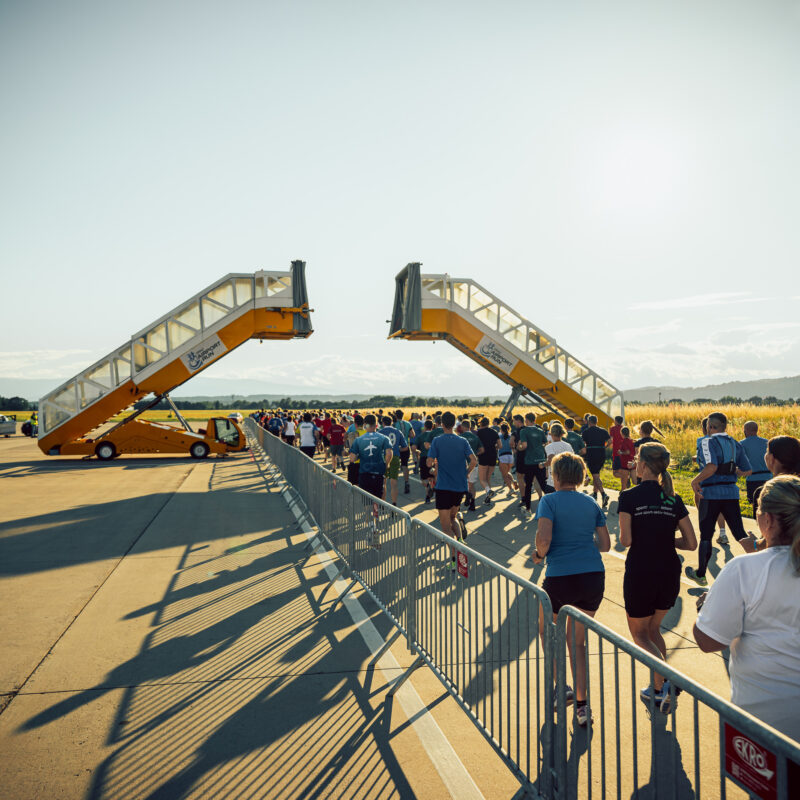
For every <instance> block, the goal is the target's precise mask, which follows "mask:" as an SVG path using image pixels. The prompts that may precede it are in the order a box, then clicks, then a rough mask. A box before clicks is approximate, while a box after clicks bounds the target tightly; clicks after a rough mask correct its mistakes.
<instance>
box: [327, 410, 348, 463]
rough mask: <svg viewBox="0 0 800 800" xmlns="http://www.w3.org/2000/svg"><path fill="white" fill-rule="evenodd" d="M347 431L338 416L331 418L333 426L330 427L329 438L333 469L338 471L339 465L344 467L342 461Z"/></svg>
mask: <svg viewBox="0 0 800 800" xmlns="http://www.w3.org/2000/svg"><path fill="white" fill-rule="evenodd" d="M346 433H347V431H346V430H345V428H344V425H342V424H341V423H340V422H339V420H338V419H337V418H336V417H333V418H331V426H330V428H328V440H329V442H330V451H331V469H332V470H333V471H334V472H336V470H337V469H338V468H339V467H342V469H344V464H343V463H342V452H343V451H344V437H345V434H346Z"/></svg>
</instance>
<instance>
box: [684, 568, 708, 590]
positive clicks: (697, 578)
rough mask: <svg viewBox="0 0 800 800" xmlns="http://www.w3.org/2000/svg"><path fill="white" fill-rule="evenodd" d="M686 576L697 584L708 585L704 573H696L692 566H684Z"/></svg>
mask: <svg viewBox="0 0 800 800" xmlns="http://www.w3.org/2000/svg"><path fill="white" fill-rule="evenodd" d="M686 577H687V578H688V579H689V580H690V581H694V582H695V583H696V584H697V585H698V586H708V579H707V578H706V576H705V575H698V574H697V571H696V570H695V569H694V567H686Z"/></svg>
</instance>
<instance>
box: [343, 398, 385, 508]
mask: <svg viewBox="0 0 800 800" xmlns="http://www.w3.org/2000/svg"><path fill="white" fill-rule="evenodd" d="M364 427H365V428H366V433H365V434H363V435H362V436H359V437H358V438H357V439H356V440H355V441H354V442H353V443H352V444H351V445H350V463H351V464H355V461H356V458H358V459H359V461H360V464H361V466H360V468H359V471H358V485H359V486H360V487H361V488H362V489H363V490H364V491H365V492H369V493H370V494H371V495H373V496H374V497H377V498H379V499H382V498H383V476H384V475H385V474H386V467H388V466H389V462H390V461H391V460H392V443H391V442H390V441H389V440H388V439H387V438H386V437H385V436H383V435H382V434H380V433H377V432H376V431H375V415H374V414H367V416H366V417H364Z"/></svg>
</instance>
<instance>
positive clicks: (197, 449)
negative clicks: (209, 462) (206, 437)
mask: <svg viewBox="0 0 800 800" xmlns="http://www.w3.org/2000/svg"><path fill="white" fill-rule="evenodd" d="M208 453H209V450H208V445H207V444H206V443H205V442H195V443H194V444H193V445H192V446H191V447H190V448H189V455H190V456H191V457H192V458H206V457H207V456H208Z"/></svg>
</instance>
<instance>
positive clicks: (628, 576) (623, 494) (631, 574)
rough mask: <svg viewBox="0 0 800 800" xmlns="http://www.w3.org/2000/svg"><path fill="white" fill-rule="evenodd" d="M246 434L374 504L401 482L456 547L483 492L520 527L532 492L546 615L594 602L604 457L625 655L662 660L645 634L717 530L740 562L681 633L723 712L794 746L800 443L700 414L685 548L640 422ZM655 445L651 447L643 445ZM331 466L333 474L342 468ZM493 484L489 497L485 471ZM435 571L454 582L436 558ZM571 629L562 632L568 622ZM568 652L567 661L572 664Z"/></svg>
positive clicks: (314, 428) (336, 426)
mask: <svg viewBox="0 0 800 800" xmlns="http://www.w3.org/2000/svg"><path fill="white" fill-rule="evenodd" d="M254 416H256V419H257V421H258V422H259V423H260V424H261V425H262V426H263V427H265V428H266V429H267V430H268V431H270V432H271V433H272V434H274V435H275V436H279V437H282V438H283V439H284V441H286V442H287V443H288V444H293V445H297V446H299V447H300V449H301V450H303V452H305V453H306V454H307V455H309V456H311V457H314V456H315V455H319V456H320V457H321V458H322V459H323V460H324V461H325V463H326V464H327V465H328V466H329V468H330V469H331V470H333V471H334V472H335V471H337V470H339V469H342V470H345V469H346V470H347V478H348V480H349V481H350V482H351V483H353V484H355V485H358V486H359V487H360V488H362V489H363V490H365V491H366V492H368V493H370V494H371V495H373V496H374V497H375V498H378V499H381V500H383V501H385V502H391V503H393V504H395V505H396V504H397V501H398V493H399V481H400V477H401V474H402V478H403V489H404V492H405V493H406V494H408V493H409V492H410V483H409V480H410V475H409V473H410V470H411V469H413V472H414V473H415V474H416V475H418V476H419V480H420V482H421V483H422V485H423V488H424V489H425V501H424V502H425V503H430V502H431V501H434V502H435V508H436V510H437V513H438V516H439V523H440V525H441V528H442V531H443V532H444V533H446V534H447V535H448V536H451V537H452V538H453V539H454V540H459V541H463V540H464V539H466V537H467V532H468V530H467V522H466V518H465V514H468V513H469V512H473V511H475V510H476V508H477V505H476V504H477V503H479V502H481V503H482V505H492V503H493V502H494V501H495V498H496V496H497V495H498V492H502V491H506V492H507V496H516V498H517V501H518V504H519V509H520V511H521V513H522V514H523V515H524V516H525V518H526V519H528V518H529V515H530V514H531V509H532V497H533V493H534V492H535V493H536V495H537V499H538V502H537V505H536V510H535V519H536V522H537V526H536V534H535V540H534V543H533V544H534V547H533V550H532V560H533V562H534V563H535V564H539V563H542V562H546V572H545V578H544V582H543V584H542V588H543V589H544V590H545V591H546V592H547V594H548V596H549V598H550V601H551V603H552V607H553V613H554V615H557V614H558V612H559V610H560V609H561V608H562V606H564V605H571V606H574V607H576V608H578V609H580V610H582V611H583V612H585V613H586V614H588V615H590V616H594V615H595V613H596V612H597V610H598V609H599V607H600V604H601V602H602V600H603V595H604V589H605V571H604V566H603V562H602V559H601V557H600V553H601V552H605V551H608V550H609V549H610V546H611V542H610V537H609V532H608V528H607V524H606V512H607V511H609V504H610V499H609V495H608V493H607V492H606V490H605V487H604V485H603V480H602V472H603V469H604V467H605V464H606V460H607V453H608V451H609V450H610V451H611V468H612V471H613V474H614V475H615V476H616V477H617V478H619V480H620V485H621V491H620V495H619V501H618V504H617V508H616V509H615V510H614V512H613V513H616V514H617V515H618V521H619V531H620V543H621V545H622V546H623V547H625V548H628V555H627V558H626V563H625V575H624V583H623V596H624V602H625V610H626V614H627V619H628V626H629V629H630V632H631V636H632V638H633V640H634V641H635V642H636V644H638V645H639V646H640V647H642V648H644V649H645V650H648V651H650V652H652V653H653V654H654V655H655V656H657V657H658V658H661V659H663V660H666V655H667V654H666V644H665V642H664V638H663V636H662V634H661V623H662V622H663V620H664V617H665V616H666V614H667V613H668V612H669V610H670V609H671V608H672V607H673V605H674V604H675V602H676V600H677V598H678V594H679V590H680V581H681V577H682V574H683V573H682V565H681V560H680V559H679V557H678V554H677V552H676V551H677V550H685V551H694V550H697V551H698V561H697V567H696V568H694V567H691V566H688V567H686V569H685V570H684V572H685V575H686V578H687V579H689V580H690V581H692V582H694V583H695V584H697V585H698V586H701V587H704V588H705V587H707V586H708V580H707V577H706V573H707V569H708V565H709V562H710V560H711V557H712V553H713V547H712V541H713V538H714V534H715V532H716V531H717V528H719V532H718V539H717V541H718V543H719V544H720V545H723V546H726V545H727V544H728V539H727V533H726V529H727V530H728V531H730V533H731V534H732V536H733V537H734V539H736V541H737V543H738V545H739V547H740V548H741V551H742V552H743V553H745V554H749V555H750V556H751V557H750V558H747V559H739V558H735V559H732V560H731V561H729V563H728V564H727V565H726V566H725V567H724V568H723V569H722V570H721V571H720V572H719V574H718V575H717V578H716V580H715V582H714V584H713V586H712V588H711V590H710V591H709V592H706V593H705V594H703V595H702V596H701V597H700V598H699V600H698V610H699V611H700V613H699V615H698V618H697V622H696V624H695V627H694V636H695V639H696V641H697V643H698V645H699V646H700V648H701V649H702V650H703V651H705V652H713V651H715V650H722V649H724V648H727V647H730V653H731V655H730V659H731V670H730V671H731V684H732V698H731V699H732V701H733V702H734V703H736V704H737V705H740V706H741V707H743V708H745V709H747V710H749V711H751V713H753V714H755V715H756V716H759V717H760V718H762V719H764V720H765V721H766V722H768V723H769V724H770V725H772V726H773V727H776V728H777V729H779V730H781V731H783V732H785V733H787V734H788V735H790V736H792V737H794V738H796V739H798V740H800V715H798V714H797V713H796V709H797V708H798V707H800V634H798V632H799V631H800V591H798V589H800V583H796V581H797V579H798V577H800V441H798V440H797V439H796V438H794V437H791V436H777V437H773V438H772V439H769V440H767V439H766V438H764V437H762V436H759V435H758V425H757V423H756V422H752V421H751V422H748V423H747V424H746V425H745V426H744V428H743V431H742V433H743V434H744V436H743V438H741V439H740V440H737V439H736V438H734V437H733V436H731V435H730V434H729V433H728V420H727V418H726V416H725V414H723V413H722V412H715V413H712V414H710V415H709V416H708V418H707V419H705V420H703V430H702V435H701V436H699V437H698V439H697V451H696V456H695V458H696V462H697V468H698V473H697V475H696V476H695V477H694V479H693V481H692V483H691V488H692V492H693V493H694V501H695V505H696V506H697V511H698V520H699V534H700V536H699V547H698V538H697V535H696V532H695V530H694V526H693V524H692V522H691V521H690V519H689V512H688V510H687V508H686V505H685V503H684V501H683V499H682V498H681V497H680V496H679V495H678V494H677V493H676V491H675V489H674V486H673V482H672V478H671V475H670V472H669V469H668V468H669V464H670V453H669V451H668V449H667V448H666V447H665V446H664V444H663V443H662V442H661V441H659V440H658V439H657V438H656V435H660V432H659V431H658V429H657V428H656V427H655V426H654V425H653V423H652V422H649V421H645V422H642V423H641V424H640V425H639V428H638V438H636V439H634V438H633V437H632V435H631V429H630V427H628V426H626V425H625V424H624V420H623V418H622V417H616V418H615V420H614V425H612V426H611V427H610V428H609V429H608V430H606V429H605V428H603V427H601V426H599V425H598V420H597V417H595V416H594V415H591V414H587V415H586V416H585V418H584V419H582V420H580V421H579V424H578V423H576V421H575V420H573V419H564V420H555V421H553V420H551V421H542V422H541V424H537V420H536V416H535V415H534V414H533V413H528V414H526V415H524V416H523V415H521V414H514V415H513V416H511V417H510V418H506V419H504V418H501V417H495V418H493V419H489V418H488V417H486V416H483V415H481V416H478V417H477V418H476V417H473V416H471V415H468V414H464V415H461V416H458V417H456V416H455V415H454V414H453V413H451V412H449V411H448V412H444V413H440V412H436V413H432V414H422V413H412V414H411V416H410V419H408V420H406V419H405V418H404V414H403V412H402V411H400V410H397V411H393V412H384V411H383V410H379V411H378V412H377V413H368V414H365V415H364V416H362V415H361V414H359V413H357V412H352V413H350V414H347V413H338V414H336V413H330V412H319V413H317V414H313V413H311V412H306V413H304V414H302V415H293V414H288V413H282V412H280V411H277V412H271V413H270V412H261V413H258V414H256V415H254ZM654 434H655V435H654ZM345 455H346V457H347V464H346V465H345V463H344V457H345ZM496 468H499V473H500V479H501V481H502V484H501V485H500V486H498V487H497V488H493V485H492V481H493V475H494V472H495V469H496ZM740 478H744V479H745V486H746V493H747V498H748V500H749V502H750V503H751V504H752V508H753V517H754V518H755V519H756V521H757V526H758V530H759V532H760V534H761V535H760V536H759V537H755V536H754V535H752V534H750V533H748V532H747V531H746V529H745V526H744V522H743V518H742V510H741V505H740V497H739V494H740V490H739V485H738V481H739V479H740ZM447 566H448V569H449V570H451V571H453V572H455V571H456V553H455V549H454V548H451V558H450V563H449V564H448V565H447ZM571 622H572V620H570V624H571ZM574 627H575V631H574V635H573V632H572V630H571V628H569V629H568V632H567V643H568V646H569V648H570V651H571V656H572V657H571V664H572V666H573V682H574V684H575V687H574V689H573V688H572V687H569V686H568V687H566V696H567V701H568V703H573V702H574V703H575V704H576V716H577V720H578V723H579V724H581V725H586V724H587V723H588V722H591V719H592V716H591V711H590V710H589V709H588V707H587V702H586V675H585V663H586V661H585V631H584V629H583V626H581V625H578V624H576V625H575V626H574ZM573 650H574V651H575V652H572V651H573ZM679 692H680V689H679V687H676V686H670V682H669V681H666V680H665V679H664V678H663V676H661V675H658V674H656V675H654V679H653V683H652V685H650V686H647V687H645V688H643V689H642V690H641V692H640V695H641V698H642V700H644V701H645V702H648V703H650V704H652V705H654V706H655V707H656V708H658V709H660V711H662V712H663V713H669V712H670V711H671V710H672V708H674V705H675V703H676V700H677V695H678V694H679Z"/></svg>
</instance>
